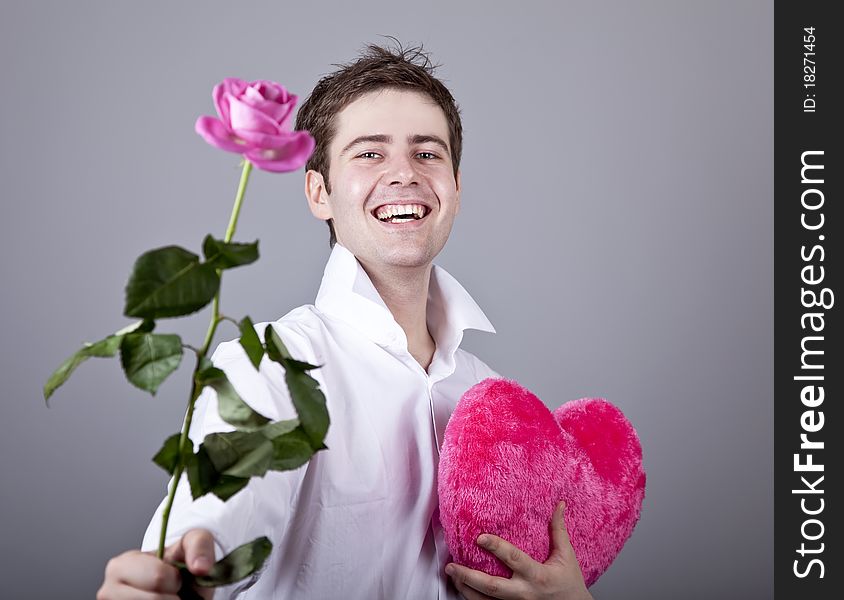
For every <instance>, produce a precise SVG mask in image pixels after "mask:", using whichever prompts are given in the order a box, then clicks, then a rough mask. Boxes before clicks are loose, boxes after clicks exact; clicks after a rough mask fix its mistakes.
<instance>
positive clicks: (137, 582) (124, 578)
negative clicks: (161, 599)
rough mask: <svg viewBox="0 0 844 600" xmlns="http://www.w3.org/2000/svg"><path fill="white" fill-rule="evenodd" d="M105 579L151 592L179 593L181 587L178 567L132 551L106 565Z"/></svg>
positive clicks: (137, 551)
mask: <svg viewBox="0 0 844 600" xmlns="http://www.w3.org/2000/svg"><path fill="white" fill-rule="evenodd" d="M105 578H106V580H109V581H113V582H115V583H116V584H125V585H128V586H130V587H133V588H136V589H139V590H146V591H150V592H160V593H178V592H179V587H180V586H181V578H180V577H179V570H178V569H177V568H176V567H174V566H172V565H168V564H167V563H165V562H163V561H160V560H158V558H156V557H155V556H153V555H152V554H147V553H145V552H141V551H139V550H130V551H129V552H124V553H123V554H121V555H120V556H117V557H115V558H112V559H111V560H110V561H109V562H108V564H107V565H106V571H105Z"/></svg>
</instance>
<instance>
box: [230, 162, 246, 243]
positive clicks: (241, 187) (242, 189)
mask: <svg viewBox="0 0 844 600" xmlns="http://www.w3.org/2000/svg"><path fill="white" fill-rule="evenodd" d="M251 172H252V163H251V162H249V161H248V160H246V159H245V158H244V159H243V171H241V173H240V183H239V184H238V186H237V196H235V198H234V206H233V207H232V216H231V217H230V218H229V226H228V227H227V228H226V237H224V238H223V241H224V242H226V243H227V244H228V243H229V242H230V241H232V236H233V235H234V229H235V227H237V218H238V217H239V216H240V205H241V204H242V203H243V196H244V194H246V184H247V182H248V181H249V173H251Z"/></svg>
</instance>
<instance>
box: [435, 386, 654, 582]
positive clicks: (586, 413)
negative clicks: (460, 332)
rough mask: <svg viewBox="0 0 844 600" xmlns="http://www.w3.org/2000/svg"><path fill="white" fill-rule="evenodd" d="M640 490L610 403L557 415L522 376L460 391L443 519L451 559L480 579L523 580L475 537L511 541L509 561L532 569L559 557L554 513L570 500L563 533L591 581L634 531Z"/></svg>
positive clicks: (625, 426)
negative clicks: (528, 387) (520, 380)
mask: <svg viewBox="0 0 844 600" xmlns="http://www.w3.org/2000/svg"><path fill="white" fill-rule="evenodd" d="M644 488H645V473H644V470H643V469H642V451H641V446H640V444H639V439H638V436H637V435H636V432H635V430H634V429H633V426H632V425H631V424H630V422H629V421H628V420H627V419H626V418H625V417H624V415H623V414H622V413H621V411H620V410H618V409H617V408H616V407H615V406H613V405H612V404H610V403H609V402H607V401H606V400H602V399H589V398H584V399H581V400H575V401H572V402H568V403H566V404H564V405H563V406H561V407H560V408H558V409H557V410H556V411H554V413H553V414H552V413H551V411H549V410H548V408H547V407H546V406H545V405H544V404H543V403H542V402H541V401H540V400H539V399H538V398H537V397H536V396H534V395H533V394H532V393H530V392H529V391H528V390H526V389H524V388H522V387H521V386H519V385H518V384H517V383H516V382H514V381H508V380H503V379H486V380H484V381H482V382H480V383H479V384H477V385H475V386H473V387H472V388H470V389H469V390H468V391H467V392H466V393H465V394H464V395H463V397H462V398H461V400H460V402H459V403H458V405H457V407H456V409H455V411H454V414H453V415H452V417H451V420H450V421H449V424H448V426H447V428H446V433H445V439H444V441H443V448H442V452H441V455H440V467H439V496H440V519H441V521H442V524H443V527H444V529H445V535H446V542H447V544H448V547H449V550H450V551H451V553H452V555H453V556H454V560H455V562H456V563H459V564H461V565H465V567H469V568H470V569H476V570H478V571H483V572H484V573H485V574H488V575H484V573H478V574H477V575H473V577H475V582H476V583H480V582H479V581H478V580H479V579H482V577H481V576H484V577H489V579H488V580H484V582H483V583H484V584H490V580H492V579H496V580H497V579H500V578H503V577H511V575H512V579H510V580H506V579H501V581H511V582H512V581H514V580H516V579H517V578H519V577H523V575H522V574H520V573H519V572H518V570H517V569H516V568H514V567H513V564H509V563H512V561H508V560H502V558H501V556H502V554H501V553H496V552H493V553H492V554H491V553H490V552H487V551H486V550H484V549H482V548H481V547H480V546H479V545H478V544H477V543H476V542H477V539H478V536H479V535H480V534H482V533H484V534H493V537H492V539H493V541H494V542H495V544H494V545H496V546H499V547H500V546H502V545H505V544H506V546H504V547H505V549H506V552H505V553H504V557H505V558H506V557H507V556H511V557H515V561H516V562H515V564H516V565H518V564H520V562H521V564H525V565H530V568H532V569H536V568H537V567H542V566H543V565H542V564H538V563H546V561H549V562H550V561H551V560H552V559H554V557H555V554H554V553H555V552H557V551H559V550H560V549H561V546H560V543H562V542H560V541H559V539H555V538H554V536H555V534H556V531H555V529H554V526H553V523H552V513H554V512H555V507H556V506H557V505H558V503H559V502H560V501H561V500H564V501H565V504H566V507H567V508H566V510H565V517H564V519H565V530H567V531H568V537H569V538H570V540H571V547H572V548H573V550H574V555H575V556H576V560H577V563H579V566H580V570H581V571H582V573H583V579H584V580H585V584H586V585H587V586H588V585H591V584H592V583H594V582H595V581H596V580H597V579H598V577H599V576H600V575H601V574H602V573H603V572H604V571H605V570H606V569H607V567H609V565H610V564H611V563H612V561H613V559H614V558H615V557H616V555H617V554H618V552H619V551H620V550H621V548H622V546H623V545H624V543H625V541H626V540H627V538H628V537H629V536H630V534H631V533H632V531H633V527H634V526H635V524H636V522H637V521H638V518H639V514H640V511H641V505H642V500H643V498H644ZM557 512H560V511H557ZM554 517H555V519H556V518H557V515H556V514H555V515H554ZM559 518H560V519H562V518H563V517H562V513H560V517H559ZM549 523H551V526H550V527H549ZM559 530H564V529H563V528H562V527H560V528H559ZM485 537H486V536H485ZM505 540H506V542H505ZM507 542H509V543H507ZM511 544H512V545H511ZM490 550H492V548H490ZM546 564H547V563H546ZM468 570H469V569H467V570H465V571H462V570H460V569H458V571H457V572H458V573H459V574H462V575H463V576H465V574H466V573H467V572H468ZM545 575H547V573H546V574H545ZM545 575H543V576H545ZM496 576H497V577H496ZM466 581H467V583H469V584H470V585H471V581H469V580H466ZM496 585H499V586H500V585H501V584H500V582H496ZM475 589H478V588H475ZM490 595H492V596H495V597H502V598H503V597H510V596H507V595H497V596H496V595H495V594H490ZM467 597H468V596H467ZM477 597H478V598H483V597H484V596H482V595H481V596H477ZM512 597H520V596H518V595H516V596H512Z"/></svg>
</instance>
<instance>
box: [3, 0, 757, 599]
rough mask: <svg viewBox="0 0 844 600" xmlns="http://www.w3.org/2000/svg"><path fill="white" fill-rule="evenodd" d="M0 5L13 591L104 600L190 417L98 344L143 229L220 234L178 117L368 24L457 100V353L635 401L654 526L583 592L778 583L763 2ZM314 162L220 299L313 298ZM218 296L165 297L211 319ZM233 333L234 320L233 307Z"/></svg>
mask: <svg viewBox="0 0 844 600" xmlns="http://www.w3.org/2000/svg"><path fill="white" fill-rule="evenodd" d="M289 4H291V5H289V6H284V5H282V3H280V2H273V3H270V2H264V3H257V2H244V3H234V2H226V3H222V2H220V3H210V2H203V3H199V2H193V3H187V2H184V3H183V2H143V3H141V2H132V3H129V2H101V3H92V2H72V3H71V2H55V3H46V2H6V1H4V2H3V3H2V5H0V56H2V59H0V60H1V61H2V63H0V81H2V89H3V91H2V96H0V127H1V129H0V151H2V163H1V164H0V182H2V189H3V193H2V199H3V200H2V201H3V204H2V221H0V222H2V235H0V245H2V247H1V248H2V261H0V269H2V282H3V285H2V311H0V313H1V314H2V330H1V331H2V336H3V344H2V352H3V356H2V383H3V401H2V405H0V410H1V411H2V413H0V423H2V435H0V465H2V467H1V468H2V471H0V476H2V482H3V483H2V488H0V494H2V496H1V497H0V498H1V499H2V510H1V511H0V518H1V519H2V533H3V535H2V542H0V543H2V562H3V566H4V568H3V573H4V575H3V581H2V583H0V596H2V597H4V598H22V597H29V598H48V597H61V598H90V597H92V596H93V594H94V591H95V590H96V588H97V587H98V586H99V582H100V580H101V577H102V571H103V567H104V564H105V562H106V560H107V558H108V557H109V556H111V555H114V554H116V553H119V552H121V551H123V550H125V549H127V548H130V547H133V546H134V547H137V545H138V544H139V543H140V539H141V536H142V533H143V530H144V528H145V526H146V523H147V521H148V519H149V517H150V515H151V513H152V511H153V509H154V507H155V506H156V504H157V503H158V501H159V499H160V498H161V496H162V494H163V493H164V486H165V483H166V481H165V477H164V474H163V473H162V472H161V471H160V470H159V469H158V468H157V467H155V466H154V465H153V464H152V463H151V462H150V460H149V457H151V456H152V455H153V454H154V453H155V452H156V450H157V449H158V447H159V445H160V443H161V441H162V440H163V439H164V438H165V437H166V436H167V435H168V434H170V433H172V432H174V431H175V430H176V429H177V427H178V425H179V423H180V421H181V417H182V412H183V407H184V402H185V400H186V396H187V390H188V370H189V369H188V368H187V367H183V368H182V369H181V370H180V371H179V372H178V373H177V374H176V375H175V376H174V377H172V378H171V379H170V380H168V381H167V383H165V385H164V386H163V387H162V389H161V390H160V392H159V394H158V395H157V396H156V397H154V398H152V397H150V396H149V395H147V394H144V393H142V392H140V391H139V390H137V389H135V388H133V387H131V386H129V385H128V384H127V383H126V382H125V380H124V379H123V376H122V373H121V370H120V368H119V366H118V364H117V362H116V361H109V360H93V361H89V362H88V363H87V364H85V365H83V367H81V368H80V370H79V371H78V372H77V374H76V375H75V376H74V377H73V378H72V379H71V380H70V381H69V383H68V384H66V385H65V386H64V387H63V388H61V389H60V390H59V391H58V392H57V394H56V396H55V397H54V401H53V402H52V408H50V409H49V410H48V409H47V408H45V407H44V402H43V400H42V398H41V391H40V390H41V386H42V384H43V382H44V381H45V379H46V377H47V376H48V375H49V373H50V372H51V371H52V370H53V369H54V368H55V367H56V366H58V364H59V363H60V362H61V361H62V360H63V359H64V358H65V357H66V356H67V355H69V354H70V353H71V352H72V351H74V350H75V349H76V348H77V347H78V346H79V345H80V344H81V342H83V341H92V340H94V339H99V337H101V336H104V335H106V334H108V333H111V332H112V331H114V330H116V329H118V328H119V327H122V326H123V325H124V324H126V323H127V322H128V320H127V319H125V318H123V317H122V316H121V309H122V305H123V304H122V301H123V286H124V285H125V282H126V278H127V276H128V273H129V270H130V267H131V265H132V263H133V261H134V259H135V257H137V256H138V255H139V254H140V253H141V252H143V251H145V250H147V249H150V248H153V247H157V246H161V245H165V244H171V243H174V244H180V245H183V246H186V247H188V248H192V249H195V250H198V249H199V245H200V241H201V239H202V237H203V236H204V234H206V233H208V232H213V233H215V234H216V235H222V232H223V230H224V229H225V225H226V220H227V218H228V213H229V209H230V205H231V200H232V198H233V195H234V191H235V187H236V184H237V177H238V173H239V171H238V168H237V158H236V157H235V156H234V155H231V154H228V153H224V152H221V151H218V150H215V149H213V148H211V147H210V146H208V145H206V144H205V143H204V142H203V141H202V140H201V139H200V138H199V137H198V136H197V135H196V134H195V133H194V132H193V123H194V120H195V119H196V117H197V116H198V115H200V114H213V105H212V102H211V96H210V91H211V88H212V87H213V85H214V84H215V83H217V82H218V81H219V80H220V79H222V78H223V77H226V76H239V77H242V78H245V79H257V78H269V79H275V80H278V81H281V82H283V83H284V84H285V85H286V86H287V87H288V88H289V89H291V90H292V91H294V92H296V93H298V94H299V95H300V97H304V96H305V95H306V94H307V93H308V92H309V91H310V89H311V87H312V86H313V84H314V83H316V81H317V79H318V78H319V76H320V75H322V74H325V73H327V72H329V71H330V70H331V69H332V67H331V63H337V62H343V61H347V60H349V59H351V58H353V57H354V56H355V55H356V53H357V50H358V49H359V48H360V47H361V46H362V44H363V43H365V42H369V41H379V40H380V39H381V38H379V37H378V36H379V34H392V35H395V36H398V37H399V38H400V39H401V40H402V41H404V42H406V43H411V42H416V43H418V42H424V44H425V46H426V47H427V48H428V49H429V50H431V51H432V52H433V57H434V59H435V60H436V61H437V62H441V63H443V67H442V68H441V70H440V71H439V73H440V75H441V77H443V78H444V79H445V81H446V83H447V84H448V85H449V86H450V87H451V89H452V91H453V92H454V94H455V96H456V98H457V99H458V101H459V103H460V105H461V107H462V111H463V116H464V125H465V152H464V163H463V183H464V193H463V197H462V199H463V206H462V210H461V214H460V216H459V217H458V220H457V223H456V225H455V229H454V232H453V234H452V238H451V240H450V242H449V244H448V245H447V246H446V249H445V251H444V252H443V253H442V255H441V256H440V258H439V261H438V262H439V264H442V265H443V266H445V267H446V268H447V269H449V270H450V271H451V272H452V274H454V275H455V276H456V277H457V278H458V279H459V280H460V281H461V282H462V283H463V284H464V285H465V286H466V288H467V289H468V290H469V291H470V292H471V293H472V294H473V295H474V296H475V298H476V299H477V300H478V302H479V304H480V305H481V306H482V307H483V308H484V309H485V310H486V312H487V315H488V316H489V318H490V319H491V321H492V322H493V323H494V324H495V326H496V327H497V329H498V334H497V335H489V334H482V333H478V332H474V333H470V334H469V335H468V338H467V341H466V347H467V348H468V349H469V350H471V351H473V352H475V353H477V354H478V355H479V356H481V357H482V358H483V359H485V360H486V361H487V362H489V364H491V365H492V366H493V367H494V368H496V369H497V370H499V371H500V372H502V373H503V374H505V375H507V376H509V377H513V378H516V379H518V380H519V381H520V382H522V383H523V384H524V385H526V386H528V387H530V388H531V389H532V390H533V391H534V392H536V393H537V394H538V395H539V396H540V397H541V398H543V400H544V401H545V402H546V403H547V404H548V405H549V406H550V407H556V406H558V405H559V404H561V403H562V402H564V401H566V400H569V399H574V398H578V397H581V396H586V395H591V396H604V397H606V398H608V399H610V400H611V401H613V402H615V403H616V404H617V405H618V406H620V407H621V408H622V410H624V412H625V413H626V414H627V415H628V417H629V418H630V419H631V420H632V422H633V423H634V424H635V425H636V427H637V428H638V431H639V435H640V437H641V440H642V445H643V447H644V457H645V466H646V469H647V473H648V487H647V495H646V498H645V503H644V508H643V512H642V517H641V520H640V522H639V524H638V526H637V528H636V530H635V531H634V534H633V536H632V538H631V539H630V540H629V542H628V543H627V545H626V546H625V548H624V550H623V551H622V553H621V554H620V556H619V557H618V559H617V560H616V562H615V564H614V565H613V566H612V567H611V568H610V569H609V570H608V572H607V573H606V574H605V575H604V577H603V578H602V579H601V580H600V581H599V582H598V583H597V584H596V585H595V586H594V587H593V593H594V595H595V597H596V598H598V599H602V598H603V599H610V598H623V599H625V600H633V599H638V598H642V599H645V598H648V599H654V598H658V599H662V598H666V599H667V598H684V599H693V598H711V597H717V598H741V599H744V600H748V599H754V598H766V597H771V596H772V594H773V591H772V564H773V550H772V547H773V534H772V520H773V501H772V498H771V492H772V484H773V475H772V443H773V436H772V427H773V413H772V404H771V398H772V368H773V356H772V348H773V342H772V333H773V327H772V325H773V321H772V318H773V293H772V285H773V246H772V244H773V237H772V235H773V188H772V165H773V7H772V3H770V2H763V1H741V2H735V1H729V2H727V1H718V2H713V1H702V0H701V1H698V2H668V1H665V2H627V1H621V0H619V1H616V2H554V3H552V2H548V3H539V2H518V3H508V4H503V5H499V6H492V4H491V3H488V2H448V3H443V2H428V3H424V4H419V3H413V4H407V5H405V4H400V3H397V2H395V1H391V2H380V1H379V2H376V1H373V0H366V1H365V2H358V3H339V2H338V3H335V4H333V5H331V6H325V7H322V6H320V7H319V8H308V7H306V6H305V3H296V5H292V4H293V3H289ZM302 188H303V180H302V174H301V172H299V173H295V174H290V175H272V174H268V173H263V172H256V173H255V174H254V175H253V177H252V180H251V183H250V188H249V192H248V194H247V198H246V205H245V208H244V213H243V215H242V218H241V221H240V225H239V229H238V234H237V238H238V239H240V240H242V241H248V240H253V239H255V238H259V239H260V240H261V251H262V259H261V260H260V261H259V262H258V263H257V264H256V265H254V266H252V267H249V268H246V269H242V270H237V271H234V272H231V273H228V274H227V275H226V277H225V280H224V284H223V300H222V306H223V310H224V312H226V313H228V314H231V315H235V316H240V315H244V314H250V315H251V316H252V317H253V319H254V320H255V321H259V320H274V319H276V318H278V317H280V316H281V315H283V314H284V313H286V312H287V311H288V310H289V309H291V308H293V307H295V306H297V305H300V304H304V303H309V302H312V301H313V298H314V295H315V293H316V289H317V286H318V283H319V279H320V277H321V274H322V269H323V265H324V262H325V260H326V258H327V256H328V252H329V247H328V231H327V228H326V227H325V225H324V224H323V223H321V222H318V221H317V220H315V219H313V218H312V217H311V215H310V213H309V212H308V210H307V206H306V202H305V199H304V196H303V193H302ZM208 314H209V313H208V311H207V310H206V311H204V312H203V313H201V314H200V315H199V316H194V317H192V318H187V319H182V320H177V321H172V322H171V323H170V324H169V327H168V324H167V323H164V324H163V326H162V330H164V331H167V330H169V331H176V332H178V333H180V334H182V335H183V336H184V337H185V338H186V341H189V342H193V343H194V344H195V345H199V344H200V343H201V339H202V335H203V333H204V329H205V327H206V323H207V319H208ZM221 330H222V333H221V336H220V337H218V340H221V339H230V338H232V337H235V335H236V332H235V330H234V329H233V328H228V327H226V326H224V327H222V328H221Z"/></svg>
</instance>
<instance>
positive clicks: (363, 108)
mask: <svg viewBox="0 0 844 600" xmlns="http://www.w3.org/2000/svg"><path fill="white" fill-rule="evenodd" d="M377 134H385V135H390V136H393V139H396V140H402V139H405V138H406V137H407V136H411V135H436V136H439V137H440V138H442V139H443V140H448V122H447V121H446V118H445V113H443V111H442V109H441V108H440V107H439V106H437V104H436V103H434V101H433V100H432V99H431V98H430V97H429V96H428V95H426V94H423V93H421V92H415V91H409V90H396V89H390V88H385V89H382V90H377V91H374V92H369V93H367V94H364V95H363V96H361V97H360V98H358V99H357V100H355V101H354V102H352V103H350V104H349V105H348V106H346V107H345V108H344V109H343V110H341V111H340V112H339V113H337V116H336V121H335V132H334V139H333V140H332V142H331V152H332V154H334V153H335V152H339V149H340V148H342V147H343V146H345V145H346V143H348V142H349V141H351V140H353V139H355V138H357V137H360V136H364V135H377Z"/></svg>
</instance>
